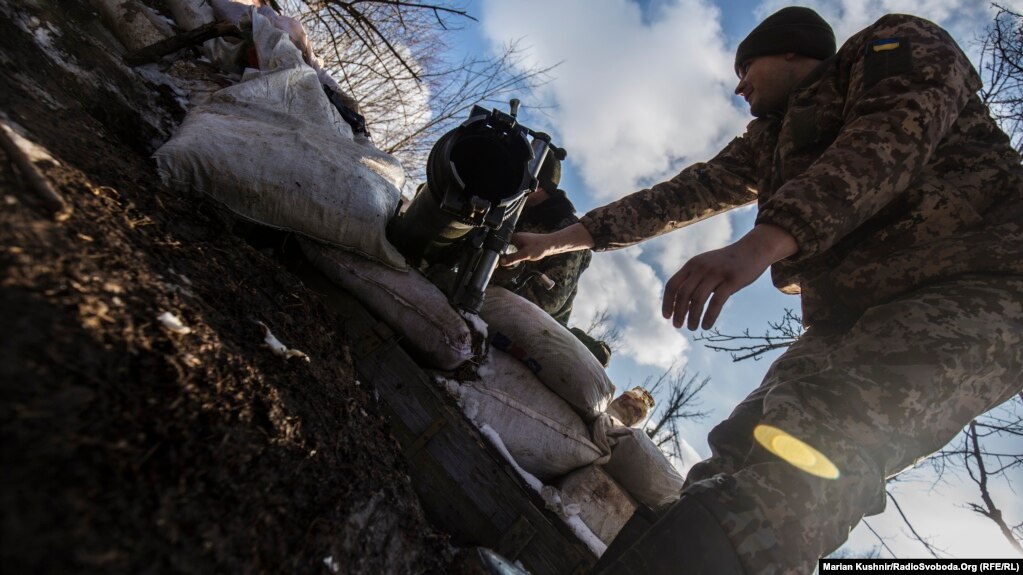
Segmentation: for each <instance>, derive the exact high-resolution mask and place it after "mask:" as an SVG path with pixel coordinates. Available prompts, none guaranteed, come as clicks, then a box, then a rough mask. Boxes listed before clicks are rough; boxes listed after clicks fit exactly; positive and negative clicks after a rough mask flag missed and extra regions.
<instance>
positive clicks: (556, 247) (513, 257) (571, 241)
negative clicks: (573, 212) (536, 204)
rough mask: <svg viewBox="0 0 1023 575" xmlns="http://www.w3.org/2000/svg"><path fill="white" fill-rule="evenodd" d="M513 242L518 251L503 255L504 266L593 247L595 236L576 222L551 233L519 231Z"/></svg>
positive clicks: (514, 235) (502, 263)
mask: <svg viewBox="0 0 1023 575" xmlns="http://www.w3.org/2000/svg"><path fill="white" fill-rule="evenodd" d="M511 242H512V245H513V246H515V248H516V251H515V252H513V253H510V254H505V255H503V256H501V262H500V263H501V265H502V266H512V265H515V264H517V263H519V262H529V261H536V260H542V259H543V258H546V257H549V256H553V255H557V254H561V253H565V252H573V251H576V250H585V249H588V248H592V247H593V236H591V235H590V232H589V231H587V230H586V228H585V227H583V225H582V224H579V223H576V224H572V225H570V226H568V227H567V228H562V229H560V230H558V231H556V232H553V233H549V234H531V233H528V232H518V233H515V234H513V235H512V239H511Z"/></svg>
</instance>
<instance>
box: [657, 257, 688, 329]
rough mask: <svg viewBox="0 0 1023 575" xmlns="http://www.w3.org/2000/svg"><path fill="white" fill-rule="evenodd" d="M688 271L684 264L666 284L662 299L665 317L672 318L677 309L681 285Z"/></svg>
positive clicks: (662, 309)
mask: <svg viewBox="0 0 1023 575" xmlns="http://www.w3.org/2000/svg"><path fill="white" fill-rule="evenodd" d="M688 273H689V272H688V270H687V269H686V268H685V267H684V266H683V267H682V269H680V270H678V271H677V272H675V275H673V276H671V279H669V280H668V282H667V283H666V284H664V297H663V298H662V299H661V315H662V316H664V319H671V316H672V314H673V313H674V311H675V300H676V299H677V298H678V290H679V286H681V285H682V283H683V282H684V281H685V278H686V276H687V275H688Z"/></svg>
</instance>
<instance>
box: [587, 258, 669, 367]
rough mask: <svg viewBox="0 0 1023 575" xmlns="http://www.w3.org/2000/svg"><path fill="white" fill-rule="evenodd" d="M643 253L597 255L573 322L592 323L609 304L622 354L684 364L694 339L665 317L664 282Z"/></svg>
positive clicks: (661, 363)
mask: <svg viewBox="0 0 1023 575" xmlns="http://www.w3.org/2000/svg"><path fill="white" fill-rule="evenodd" d="M641 254H642V250H641V248H638V247H632V248H628V249H625V250H619V251H614V252H607V253H601V254H595V255H594V257H593V263H591V264H590V268H589V270H587V271H586V273H584V274H583V276H582V280H581V281H580V282H579V295H578V297H577V298H576V302H575V306H574V307H575V310H574V311H573V316H572V318H573V321H572V323H573V324H575V325H582V326H585V325H588V324H589V320H590V318H591V317H593V316H594V315H595V314H597V313H599V312H600V311H602V310H604V309H606V310H607V311H608V314H609V316H610V317H611V318H612V320H613V321H615V323H616V324H618V325H619V326H620V327H621V330H622V339H623V345H622V349H621V353H623V354H625V355H627V356H629V357H631V358H632V359H634V360H635V361H636V362H637V363H641V364H645V365H650V366H655V367H658V368H661V369H667V368H669V367H671V366H672V365H673V364H674V365H679V366H681V365H684V363H685V359H684V354H685V353H686V352H687V351H688V350H689V341H688V340H687V339H686V338H685V336H684V335H683V334H682V332H681V331H680V330H677V329H675V328H674V327H672V325H671V322H669V321H668V320H665V319H664V318H662V317H661V290H662V281H661V280H660V278H658V277H657V275H656V274H655V273H654V270H653V268H652V267H650V266H649V265H647V264H645V263H643V262H641V261H640V260H639V256H640V255H641Z"/></svg>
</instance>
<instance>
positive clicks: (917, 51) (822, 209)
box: [757, 15, 980, 261]
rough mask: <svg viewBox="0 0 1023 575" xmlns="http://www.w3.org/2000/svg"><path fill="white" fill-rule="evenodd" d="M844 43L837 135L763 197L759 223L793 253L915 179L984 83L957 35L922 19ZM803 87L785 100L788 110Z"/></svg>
mask: <svg viewBox="0 0 1023 575" xmlns="http://www.w3.org/2000/svg"><path fill="white" fill-rule="evenodd" d="M846 46H851V47H852V50H849V51H848V52H847V51H846V50H845V47H843V53H844V54H846V56H845V57H849V58H852V59H854V61H853V62H852V64H851V66H852V68H851V70H852V71H851V73H850V76H849V86H848V89H847V99H846V104H845V107H844V110H843V114H844V117H843V118H842V119H841V129H840V131H839V132H838V135H837V137H836V138H835V140H834V142H833V143H832V144H831V145H830V146H829V147H828V148H827V149H826V150H825V151H824V152H823V154H822V155H821V156H820V157H819V158H818V159H817V161H816V162H814V163H813V164H812V165H811V166H810V167H809V168H808V169H807V170H805V171H804V172H802V173H801V174H800V175H798V176H796V177H794V178H792V179H790V180H788V181H787V182H786V183H785V184H784V185H782V186H781V187H780V188H778V190H777V191H776V192H774V193H773V194H772V195H771V197H770V198H769V199H767V200H766V201H763V202H762V203H761V205H760V210H759V215H758V217H757V223H770V224H774V225H777V226H779V227H782V228H784V229H786V230H788V231H789V232H790V233H791V234H792V235H793V236H795V238H796V241H797V243H798V244H799V248H800V251H799V253H797V254H796V255H795V256H793V258H792V259H791V260H790V261H801V260H803V259H805V258H808V257H812V256H814V255H816V254H820V253H821V252H824V251H827V250H828V249H829V248H831V247H832V246H833V245H835V244H836V243H837V242H838V241H840V240H841V239H842V238H844V237H845V236H847V235H848V234H849V233H850V232H852V231H853V230H855V229H857V228H858V227H860V226H861V225H862V224H863V223H864V222H865V221H867V220H869V219H870V218H871V217H873V216H874V215H876V214H877V213H878V212H879V211H881V210H882V209H883V208H885V207H886V206H888V205H889V204H890V203H891V202H892V201H893V200H895V199H896V198H897V197H898V196H899V194H900V193H901V192H903V191H904V190H906V189H907V187H908V186H909V185H910V183H911V182H913V181H915V180H917V178H918V177H919V175H920V174H921V172H922V171H923V170H924V169H925V168H926V166H927V163H928V160H929V158H930V157H931V154H932V153H933V152H934V150H935V149H936V147H937V146H938V144H939V143H940V142H941V140H942V138H943V137H944V136H945V134H946V133H947V132H948V130H949V129H950V127H951V126H952V125H953V124H954V123H955V121H956V119H957V117H958V114H959V112H960V110H961V109H962V108H963V107H964V106H965V105H966V102H967V100H968V98H969V97H970V95H971V94H972V93H974V92H976V91H977V90H978V89H979V88H980V79H979V77H978V76H977V73H976V72H975V71H974V70H973V68H972V66H971V64H970V62H969V61H968V60H967V58H966V56H965V55H964V54H963V53H962V51H961V50H960V49H959V48H958V46H956V44H955V42H954V41H953V40H952V39H951V38H950V37H949V36H948V34H947V33H946V32H944V31H943V30H941V29H940V28H938V27H937V26H935V25H934V24H931V23H930V22H927V21H925V20H922V19H919V18H915V17H911V16H902V15H890V16H886V17H884V18H882V19H881V20H879V21H878V22H877V23H876V24H875V25H873V26H871V27H870V28H867V29H866V30H864V31H863V32H861V33H860V34H858V35H857V36H855V37H854V38H852V39H851V40H849V41H848V42H847V43H846ZM892 46H897V47H901V48H903V51H902V52H901V54H899V56H898V57H899V58H900V59H899V60H892V58H894V57H896V56H895V54H896V50H895V49H893V48H892ZM889 52H891V53H892V55H888V53H889ZM840 65H841V64H840ZM799 95H800V94H799V92H798V91H797V92H796V93H795V94H794V95H793V97H792V99H790V113H791V110H792V109H793V108H795V107H798V106H799V105H800V101H799ZM779 145H784V144H783V143H781V142H780V143H779Z"/></svg>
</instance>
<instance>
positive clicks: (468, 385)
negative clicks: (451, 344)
mask: <svg viewBox="0 0 1023 575" xmlns="http://www.w3.org/2000/svg"><path fill="white" fill-rule="evenodd" d="M488 357H489V360H488V362H487V363H486V364H484V365H483V366H481V367H480V369H479V376H480V380H479V381H468V382H462V383H461V385H460V386H458V389H457V391H456V393H457V394H458V395H459V402H460V403H461V405H462V407H463V409H464V410H465V413H466V415H467V416H468V417H469V419H471V420H472V421H473V422H474V423H475V424H476V425H477V426H479V427H482V426H483V425H489V426H490V427H491V428H492V429H494V430H495V431H496V432H497V433H498V435H500V436H501V440H502V442H503V443H504V445H505V447H506V448H507V449H508V452H509V453H510V454H511V456H512V457H513V458H514V459H515V462H516V463H518V465H519V466H520V467H522V468H523V469H524V470H526V471H528V472H529V473H530V474H532V475H535V476H536V477H537V478H538V479H541V480H550V479H552V478H554V477H557V476H560V475H564V474H565V473H568V472H570V471H572V470H574V469H578V468H580V467H583V466H586V465H589V464H591V463H593V462H599V461H604V460H606V458H607V455H608V452H607V451H606V450H602V449H601V448H600V447H598V446H597V445H596V444H594V443H593V442H592V441H591V439H590V432H589V429H588V428H587V426H586V424H585V423H584V422H583V420H582V419H581V418H580V417H579V415H578V414H576V413H575V411H573V410H572V408H571V407H569V405H568V404H566V403H565V402H564V401H563V400H562V399H561V398H560V397H558V396H557V395H555V394H554V393H553V392H551V390H549V389H548V388H547V386H545V385H544V384H543V383H541V382H540V381H539V380H538V379H537V378H536V376H534V375H533V373H532V372H531V371H530V370H529V369H528V368H527V367H526V366H525V365H523V364H522V362H520V361H519V360H517V359H515V358H514V357H512V356H510V355H508V354H507V353H505V352H503V351H501V350H498V349H493V348H491V349H490V354H489V356H488Z"/></svg>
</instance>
